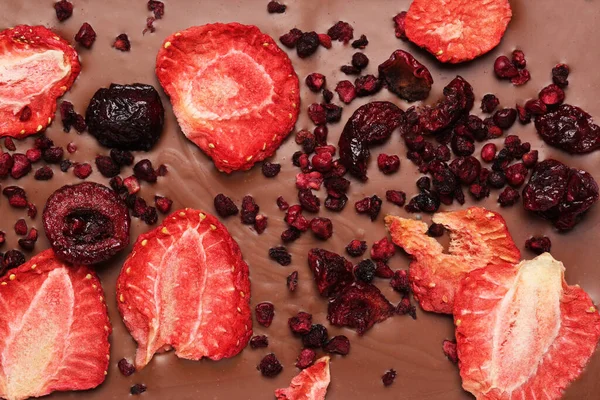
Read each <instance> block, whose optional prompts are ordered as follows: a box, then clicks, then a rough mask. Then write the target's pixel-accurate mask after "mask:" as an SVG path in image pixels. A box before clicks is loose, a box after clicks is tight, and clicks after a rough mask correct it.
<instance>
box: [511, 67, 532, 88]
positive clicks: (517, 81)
mask: <svg viewBox="0 0 600 400" xmlns="http://www.w3.org/2000/svg"><path fill="white" fill-rule="evenodd" d="M530 79H531V74H530V73H529V71H528V70H526V69H520V70H519V74H518V75H517V76H514V77H512V78H511V79H510V82H511V83H512V84H513V85H515V86H521V85H524V84H526V83H527V82H529V80H530Z"/></svg>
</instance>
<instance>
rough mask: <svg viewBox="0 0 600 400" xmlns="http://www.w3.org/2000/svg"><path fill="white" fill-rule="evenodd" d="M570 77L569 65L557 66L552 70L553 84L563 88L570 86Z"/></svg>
mask: <svg viewBox="0 0 600 400" xmlns="http://www.w3.org/2000/svg"><path fill="white" fill-rule="evenodd" d="M568 77H569V66H568V65H567V64H556V66H555V67H554V68H552V82H554V84H555V85H558V86H559V87H561V88H564V87H565V86H567V85H568V84H569V81H568V80H567V78H568Z"/></svg>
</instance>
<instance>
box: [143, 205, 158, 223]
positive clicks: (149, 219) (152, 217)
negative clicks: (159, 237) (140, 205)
mask: <svg viewBox="0 0 600 400" xmlns="http://www.w3.org/2000/svg"><path fill="white" fill-rule="evenodd" d="M140 219H141V220H142V221H144V222H145V223H146V225H154V224H155V223H156V222H158V213H157V212H156V207H146V209H145V210H144V212H143V213H142V215H141V217H140Z"/></svg>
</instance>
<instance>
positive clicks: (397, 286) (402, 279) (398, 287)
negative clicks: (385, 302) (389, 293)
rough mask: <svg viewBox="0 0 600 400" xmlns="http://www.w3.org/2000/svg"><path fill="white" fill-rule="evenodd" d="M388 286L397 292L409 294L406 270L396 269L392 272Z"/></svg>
mask: <svg viewBox="0 0 600 400" xmlns="http://www.w3.org/2000/svg"><path fill="white" fill-rule="evenodd" d="M390 286H391V287H392V289H394V290H395V291H396V292H398V293H402V294H405V295H407V294H409V293H410V281H409V278H408V272H407V271H404V270H398V271H396V272H394V276H392V279H390Z"/></svg>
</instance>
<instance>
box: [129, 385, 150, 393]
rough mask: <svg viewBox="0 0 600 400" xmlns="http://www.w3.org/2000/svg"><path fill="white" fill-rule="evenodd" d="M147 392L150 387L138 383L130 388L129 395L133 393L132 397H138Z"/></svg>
mask: <svg viewBox="0 0 600 400" xmlns="http://www.w3.org/2000/svg"><path fill="white" fill-rule="evenodd" d="M146 390H148V387H147V386H146V385H144V384H143V383H136V384H135V385H133V386H132V387H130V388H129V393H131V394H132V395H138V394H142V393H144V392H145V391H146Z"/></svg>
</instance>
